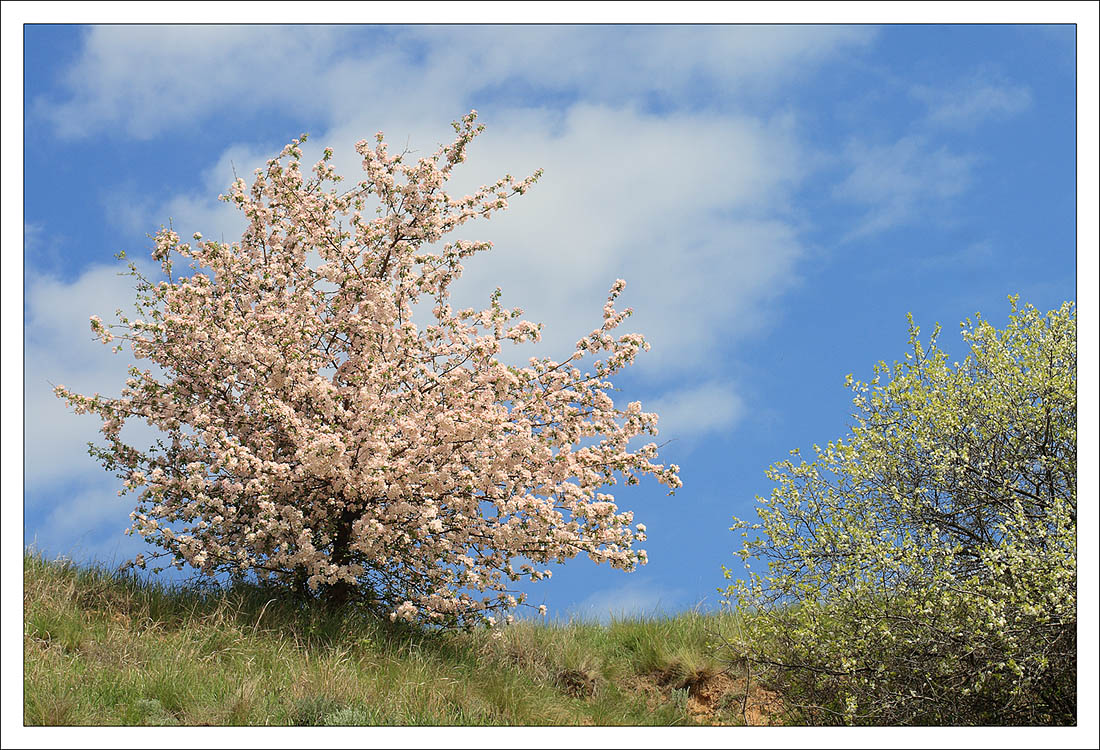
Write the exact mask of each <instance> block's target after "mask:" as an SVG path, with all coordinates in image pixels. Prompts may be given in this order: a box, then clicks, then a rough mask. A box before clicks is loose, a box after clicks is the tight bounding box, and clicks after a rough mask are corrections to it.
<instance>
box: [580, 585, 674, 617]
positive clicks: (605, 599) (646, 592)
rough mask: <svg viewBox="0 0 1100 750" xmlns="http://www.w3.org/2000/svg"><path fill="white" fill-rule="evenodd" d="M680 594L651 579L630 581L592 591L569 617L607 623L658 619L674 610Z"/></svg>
mask: <svg viewBox="0 0 1100 750" xmlns="http://www.w3.org/2000/svg"><path fill="white" fill-rule="evenodd" d="M683 593H684V592H683V591H682V590H680V589H674V588H664V587H661V586H659V585H657V584H656V583H655V582H654V581H652V580H647V579H637V578H633V579H631V580H630V581H628V582H627V583H625V584H623V585H621V586H615V587H613V588H609V589H601V590H599V591H595V592H593V593H591V594H589V595H588V596H587V597H585V598H584V599H583V600H581V601H580V602H578V603H577V604H574V605H573V606H572V607H570V608H569V615H570V616H571V617H575V618H578V619H581V620H597V621H598V622H600V623H603V624H607V623H608V622H610V621H611V619H613V618H614V619H625V618H637V617H647V616H659V615H662V614H667V613H668V612H673V611H676V610H677V609H678V608H679V605H680V604H681V603H682V602H681V601H680V600H681V599H682V598H683Z"/></svg>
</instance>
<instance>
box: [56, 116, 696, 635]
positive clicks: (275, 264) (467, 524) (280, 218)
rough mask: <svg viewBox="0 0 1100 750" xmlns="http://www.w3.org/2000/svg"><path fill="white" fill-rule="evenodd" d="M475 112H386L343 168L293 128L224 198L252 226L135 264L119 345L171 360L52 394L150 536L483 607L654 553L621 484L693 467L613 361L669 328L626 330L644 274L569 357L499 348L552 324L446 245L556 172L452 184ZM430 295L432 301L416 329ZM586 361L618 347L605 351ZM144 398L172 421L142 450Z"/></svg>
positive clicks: (441, 603)
mask: <svg viewBox="0 0 1100 750" xmlns="http://www.w3.org/2000/svg"><path fill="white" fill-rule="evenodd" d="M454 127H455V131H456V133H457V137H456V138H455V140H454V141H453V142H452V143H451V144H449V145H445V146H442V147H440V148H439V149H438V150H437V151H436V152H435V153H434V154H432V155H431V156H430V157H425V158H420V159H417V160H415V161H411V160H408V158H407V157H408V154H407V153H401V154H393V153H391V152H390V151H389V150H388V148H387V145H386V143H385V141H384V140H383V137H382V134H381V133H379V134H378V135H377V137H376V138H375V141H374V143H373V144H372V143H370V142H368V141H361V142H360V143H358V144H357V145H356V151H357V152H358V154H359V155H360V156H361V157H362V168H363V172H364V176H363V179H361V180H360V181H359V182H357V183H356V184H355V185H353V186H351V187H350V188H347V189H340V188H338V183H339V182H341V181H342V178H341V177H340V176H339V175H337V174H336V172H335V169H334V168H333V166H332V165H331V163H330V160H331V158H332V151H331V150H330V149H325V151H324V153H323V156H322V158H321V160H320V161H319V162H318V163H317V164H316V165H314V166H313V168H312V171H311V173H310V174H309V175H307V174H305V173H303V169H302V166H301V159H302V144H303V143H304V142H305V140H306V136H302V137H301V138H300V139H296V140H294V141H292V142H291V143H290V144H288V145H287V146H286V147H285V148H284V149H283V150H282V152H281V153H280V154H279V155H278V157H276V158H274V159H271V160H270V161H269V162H268V163H267V165H266V168H265V169H260V170H256V174H255V179H254V181H253V183H252V185H251V186H248V185H246V183H245V181H244V180H243V179H238V180H236V182H234V184H233V185H232V187H231V189H230V190H229V192H228V193H227V194H226V195H224V196H221V197H222V199H223V200H225V201H228V202H229V203H231V204H233V205H235V206H236V207H237V208H239V210H241V211H242V212H243V213H244V215H245V217H246V218H247V220H248V226H247V229H246V230H245V232H244V234H243V236H242V237H241V239H240V241H238V242H233V243H229V244H227V243H224V242H216V241H212V240H207V239H204V238H203V237H202V235H200V234H195V235H194V236H193V238H192V241H183V240H182V239H181V238H180V236H179V235H178V234H177V233H176V232H174V231H173V230H172V229H170V228H162V229H161V230H160V231H159V232H157V233H156V235H155V236H154V238H153V240H154V248H153V252H152V255H153V258H154V260H156V261H158V262H159V263H160V266H161V270H162V272H163V278H161V279H159V280H158V279H149V278H146V277H145V276H144V275H142V274H141V273H140V272H139V271H138V269H137V268H136V266H134V265H132V264H131V273H132V274H133V275H134V276H135V277H136V278H137V291H138V295H137V306H138V309H139V311H140V315H141V317H140V318H139V319H133V320H131V319H129V318H128V317H126V316H125V315H123V314H122V313H121V312H119V313H118V315H119V318H118V323H117V324H115V325H111V326H108V325H106V324H104V323H103V322H102V320H100V319H99V318H98V317H93V318H92V329H93V331H94V332H95V334H96V335H97V336H98V337H99V338H100V339H101V340H103V341H104V342H105V343H110V342H118V343H120V344H121V343H122V342H126V343H128V345H129V346H130V347H131V348H132V351H133V354H134V356H135V357H136V358H137V359H138V360H139V362H140V361H143V360H144V361H147V362H149V363H150V367H148V368H146V369H141V368H138V367H134V368H131V370H130V377H129V378H128V379H127V381H126V384H125V387H124V388H123V389H122V392H121V395H120V396H119V397H118V398H108V397H104V396H101V395H99V394H96V395H93V396H85V395H80V394H77V393H74V392H72V391H70V390H68V389H66V388H65V387H63V386H59V387H58V388H57V389H56V392H57V395H58V396H60V397H62V398H64V399H66V400H67V401H68V402H69V404H70V405H71V406H72V407H73V408H74V409H75V410H76V411H77V412H78V413H82V412H91V413H94V414H96V415H98V416H99V417H101V419H102V421H103V425H102V434H103V436H104V437H105V439H106V445H105V446H101V447H99V448H94V449H93V453H94V454H95V455H97V456H98V457H99V458H100V459H101V461H102V462H103V463H104V465H105V466H106V467H107V468H108V469H110V470H114V471H116V472H118V474H119V475H120V477H122V478H123V479H124V480H125V488H124V489H125V491H131V490H132V491H134V492H137V493H139V501H138V503H137V507H136V508H135V510H134V512H133V513H132V515H131V518H132V527H131V528H130V529H129V532H130V533H134V532H136V533H138V534H140V535H141V536H143V537H144V538H145V539H146V540H147V541H148V542H150V543H152V544H153V545H156V546H158V547H160V548H161V549H162V550H163V552H162V553H160V554H161V555H162V557H163V558H165V559H166V560H167V562H168V564H174V565H176V566H177V567H181V566H183V565H185V564H189V565H192V566H194V567H196V568H198V569H199V570H201V571H202V572H204V573H207V574H210V575H214V574H216V573H219V572H225V571H233V572H253V573H255V574H256V575H257V576H259V577H260V578H262V579H270V580H273V581H276V582H280V583H285V584H286V585H288V586H293V587H295V588H296V589H297V590H298V591H300V592H302V593H303V595H311V594H312V595H319V596H323V597H326V598H328V599H331V600H335V601H347V600H351V599H354V600H358V601H362V602H363V603H364V604H366V605H369V606H371V607H373V608H375V609H377V610H378V611H379V612H380V613H383V614H389V615H390V616H391V617H393V618H395V619H396V618H400V619H404V620H409V621H419V622H431V623H437V624H440V625H444V626H462V625H469V624H472V623H476V622H479V621H484V620H486V619H487V618H488V617H490V613H493V612H498V611H502V610H509V609H511V608H512V607H514V606H517V605H518V604H522V603H523V601H524V595H523V594H522V593H520V592H518V591H514V590H512V584H514V583H515V582H517V581H519V580H521V579H529V580H539V579H542V578H545V577H548V576H549V575H550V570H549V569H548V568H547V567H546V566H547V564H548V563H551V562H562V561H564V560H567V559H570V558H573V557H575V556H577V555H578V554H586V555H588V556H589V557H590V558H591V559H592V560H595V561H596V562H607V563H609V564H610V565H612V566H614V567H616V568H621V569H624V570H630V569H632V568H634V567H635V566H636V565H637V564H638V563H639V562H644V561H645V551H644V550H641V549H636V548H635V543H636V542H637V541H640V540H643V539H644V538H645V536H644V527H643V526H641V525H638V526H635V525H633V515H632V513H631V512H629V511H621V510H620V509H619V508H618V506H617V505H616V503H615V498H614V495H613V494H611V493H610V492H608V491H607V490H608V488H609V487H610V486H611V485H615V484H617V483H618V482H620V481H625V482H626V483H628V484H633V483H636V482H637V481H638V479H639V477H640V476H643V475H651V476H653V477H655V478H656V479H657V480H658V481H660V482H662V483H664V484H665V485H667V486H668V487H669V488H670V492H671V491H674V490H675V489H676V488H677V487H679V486H680V485H681V483H680V480H679V477H678V467H677V466H675V465H668V466H665V465H662V464H660V463H658V462H657V446H656V445H655V444H654V443H653V442H649V443H647V444H645V445H642V446H640V447H637V448H631V447H629V446H628V443H629V442H630V441H631V439H632V438H634V437H635V436H638V435H643V434H649V435H656V434H657V429H656V425H657V415H656V414H652V413H647V412H644V411H642V408H641V405H640V404H639V403H637V402H633V403H630V404H628V405H627V406H626V408H625V409H620V408H617V407H616V406H615V404H614V402H613V400H612V398H611V396H610V395H609V391H611V390H612V383H611V382H610V381H609V380H608V378H609V377H610V376H611V375H613V374H614V373H616V372H617V371H620V370H621V369H623V368H624V367H626V366H628V365H629V364H631V363H632V362H633V360H634V358H635V356H636V355H637V354H638V353H639V352H640V351H643V350H645V349H647V348H648V344H647V343H646V342H645V340H644V338H643V337H642V336H640V335H637V334H622V335H616V328H618V326H619V325H620V324H621V323H622V321H623V320H624V319H625V318H626V317H627V316H628V315H629V314H630V312H631V311H630V310H629V309H625V310H618V309H617V308H616V306H615V301H616V299H617V298H618V296H619V295H620V293H621V292H622V290H623V286H624V283H623V282H622V281H621V280H619V281H616V282H615V283H614V285H613V286H612V288H611V291H610V294H609V295H608V298H607V301H606V304H605V306H604V310H603V322H602V324H601V325H600V326H599V327H598V328H596V329H595V330H593V331H592V332H591V333H590V334H589V335H588V336H586V337H584V338H583V339H581V340H580V341H579V342H578V343H577V346H576V348H575V350H574V351H573V352H572V353H570V354H569V356H568V357H567V358H565V359H564V360H561V361H557V360H553V359H550V358H532V359H531V360H530V362H529V366H527V367H512V366H509V365H506V364H504V363H503V362H502V361H501V360H500V358H499V357H498V355H499V354H500V351H501V346H502V344H503V343H505V342H509V341H510V342H523V341H529V340H538V339H539V337H540V335H541V326H540V325H536V324H533V323H531V322H528V321H525V320H522V319H521V315H522V311H521V310H518V309H505V308H504V307H503V306H502V305H501V304H500V296H501V293H500V290H499V289H498V290H497V292H496V293H495V294H494V295H493V297H492V299H491V301H490V305H489V307H488V308H486V309H484V310H473V309H461V310H455V309H453V308H452V306H451V304H450V302H449V297H450V291H449V287H450V286H451V284H452V283H453V282H454V281H455V280H456V279H457V278H458V277H459V276H460V275H461V273H462V271H463V265H462V263H463V261H465V260H466V259H467V258H469V257H471V256H473V255H474V254H476V253H479V252H483V251H485V250H488V249H489V247H490V245H489V243H486V242H472V241H468V240H462V239H457V240H454V241H450V242H447V243H445V244H442V245H441V246H440V245H439V244H438V243H440V242H441V241H442V239H443V238H444V236H445V235H447V234H448V233H450V232H452V231H454V230H456V229H458V228H459V227H461V226H462V225H463V224H465V223H466V222H467V221H470V220H471V219H475V218H479V217H488V216H490V215H491V214H492V213H494V212H496V211H499V210H502V209H504V208H505V207H506V206H507V203H508V200H509V198H511V197H513V196H515V195H518V194H523V193H525V192H526V191H527V190H528V189H529V188H530V187H531V186H532V185H533V184H534V183H535V181H536V180H537V179H538V177H539V174H540V173H538V172H536V173H535V174H534V175H532V176H530V177H527V178H526V179H522V180H517V179H515V178H513V177H511V176H510V175H507V176H505V177H504V178H503V179H501V180H499V181H497V182H496V183H494V184H492V185H487V186H483V187H482V188H481V189H479V190H478V191H476V192H475V193H473V194H472V195H466V196H463V197H452V196H451V195H448V194H447V193H446V192H445V190H444V186H445V183H446V181H447V180H448V178H449V177H450V175H451V171H452V170H453V168H454V167H455V166H457V165H458V164H460V163H461V162H463V161H464V160H465V158H466V151H467V147H468V145H469V143H470V142H471V140H472V139H473V138H474V137H475V136H476V135H477V134H478V133H480V132H481V130H482V128H483V126H482V125H479V124H477V123H476V112H471V113H470V114H469V115H467V116H466V117H464V118H463V119H462V120H461V121H460V122H456V123H454ZM372 209H373V210H372ZM431 246H434V247H435V248H436V249H434V250H432V249H429V248H430V247H431ZM181 257H182V259H184V260H185V261H189V269H188V270H189V273H187V274H183V275H180V274H178V273H177V272H176V269H175V267H174V264H175V262H176V260H177V259H179V258H181ZM425 300H427V302H426V303H425ZM424 304H427V305H429V306H430V307H431V313H432V315H431V322H430V323H428V324H426V325H417V323H415V322H414V311H416V310H417V309H420V308H419V307H418V306H419V305H424ZM585 357H598V358H599V359H597V360H596V361H594V363H593V364H592V365H591V371H588V370H585V371H582V369H581V364H582V358H585ZM128 419H136V420H144V421H146V422H148V423H149V424H150V425H152V426H154V427H156V428H158V429H159V430H160V431H161V433H162V437H161V439H159V440H158V441H157V442H156V444H155V445H154V446H153V447H152V448H150V449H148V450H139V449H137V448H134V447H133V446H130V445H127V444H126V443H125V442H123V440H122V439H121V436H120V431H121V429H122V426H123V425H124V423H125V422H126V420H128ZM142 562H143V564H144V559H143V561H142Z"/></svg>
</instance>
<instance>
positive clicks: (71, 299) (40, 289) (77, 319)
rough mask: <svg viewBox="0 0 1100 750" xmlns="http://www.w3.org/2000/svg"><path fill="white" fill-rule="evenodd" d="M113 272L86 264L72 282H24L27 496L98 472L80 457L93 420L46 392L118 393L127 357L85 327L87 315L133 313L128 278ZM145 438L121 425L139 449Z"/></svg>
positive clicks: (94, 431) (94, 433)
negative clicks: (65, 389) (61, 389)
mask: <svg viewBox="0 0 1100 750" xmlns="http://www.w3.org/2000/svg"><path fill="white" fill-rule="evenodd" d="M120 265H121V264H120ZM119 270H120V268H119V267H114V266H111V267H107V266H92V267H90V268H88V269H87V270H86V271H85V272H84V273H83V274H81V276H80V277H79V278H77V279H76V280H74V281H72V282H65V281H62V280H59V279H56V278H53V277H50V276H39V275H33V274H32V275H31V276H29V277H28V280H27V283H26V297H25V310H26V328H25V334H26V338H25V342H26V343H25V349H24V391H23V399H24V400H23V409H24V412H23V413H24V482H25V485H26V488H27V489H28V490H29V491H36V490H38V489H42V488H45V487H49V486H55V487H56V486H62V485H64V484H66V483H69V482H72V481H74V480H79V481H81V482H84V481H89V480H91V479H93V478H98V477H100V476H102V475H103V474H104V471H103V469H102V468H101V467H100V466H99V464H98V463H96V462H95V461H94V460H93V459H92V458H91V457H90V456H88V455H87V444H88V442H89V441H92V442H98V441H99V437H100V436H99V425H100V422H99V420H98V419H97V418H96V417H94V416H91V415H82V416H76V415H74V414H73V413H72V411H70V410H69V409H68V407H67V406H66V404H65V403H64V402H63V401H62V400H61V399H59V398H57V397H56V396H55V395H54V393H53V387H54V386H55V385H64V386H66V387H68V388H71V389H72V390H74V391H76V392H78V393H85V394H92V393H103V394H104V395H117V394H118V393H119V392H120V391H121V389H122V384H123V382H124V381H125V379H126V369H127V367H129V366H130V364H132V362H133V359H132V357H130V356H128V355H127V354H126V353H125V352H123V353H119V354H114V353H112V351H111V349H110V348H109V347H108V346H105V345H104V344H102V343H100V342H99V341H98V340H96V339H95V338H94V337H93V335H92V332H91V330H90V328H89V325H88V318H89V316H91V315H95V314H98V315H100V316H101V317H102V318H103V320H104V321H105V322H111V320H113V318H114V311H115V310H116V309H118V308H123V309H128V308H131V307H132V301H133V299H134V288H133V280H132V279H131V278H130V277H122V276H119V275H118V272H119ZM150 434H151V433H150V432H149V431H148V430H143V429H141V428H140V427H138V426H136V425H135V426H134V428H131V427H129V426H128V427H127V432H126V435H125V438H126V439H127V440H133V441H135V443H136V444H139V445H140V444H142V442H143V441H146V440H147V439H148V437H149V435H150Z"/></svg>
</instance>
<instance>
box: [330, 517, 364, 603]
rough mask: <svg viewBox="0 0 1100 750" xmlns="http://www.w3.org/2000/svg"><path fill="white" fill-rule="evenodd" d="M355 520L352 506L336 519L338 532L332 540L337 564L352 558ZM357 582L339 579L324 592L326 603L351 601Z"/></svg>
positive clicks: (333, 558)
mask: <svg viewBox="0 0 1100 750" xmlns="http://www.w3.org/2000/svg"><path fill="white" fill-rule="evenodd" d="M354 522H355V512H354V511H352V510H351V509H350V508H345V510H344V511H343V512H342V513H341V514H340V517H339V519H338V520H337V521H336V534H335V536H334V537H333V540H332V557H331V558H330V559H331V560H332V564H333V565H336V566H343V565H347V564H348V562H350V560H351V525H352V524H353V523H354ZM355 588H356V587H355V584H353V583H350V582H348V581H342V580H341V581H337V582H336V583H334V584H332V585H331V586H329V587H328V588H327V589H326V591H325V594H324V598H325V603H326V604H329V605H332V606H334V607H339V606H342V605H344V604H347V603H348V602H349V601H351V599H352V596H353V595H354V594H355Z"/></svg>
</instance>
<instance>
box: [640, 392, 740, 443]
mask: <svg viewBox="0 0 1100 750" xmlns="http://www.w3.org/2000/svg"><path fill="white" fill-rule="evenodd" d="M642 406H643V407H644V408H645V410H646V411H654V412H657V414H659V415H660V417H661V419H660V422H659V423H658V425H657V426H658V429H659V430H660V434H661V437H662V438H663V439H669V438H685V437H686V438H692V437H698V436H700V435H703V434H706V433H708V432H720V431H724V430H729V429H732V428H733V427H734V426H735V425H736V424H737V423H738V422H739V421H740V420H741V418H742V417H743V416H744V414H745V403H744V401H743V400H742V399H741V397H740V396H739V395H738V394H737V392H736V391H735V390H734V389H733V388H732V386H731V385H730V384H728V383H723V382H720V381H713V382H709V383H703V384H700V385H696V386H690V387H687V388H682V389H679V390H672V391H669V392H666V393H665V394H663V395H662V396H661V397H660V398H658V399H656V400H652V401H643V402H642Z"/></svg>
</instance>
